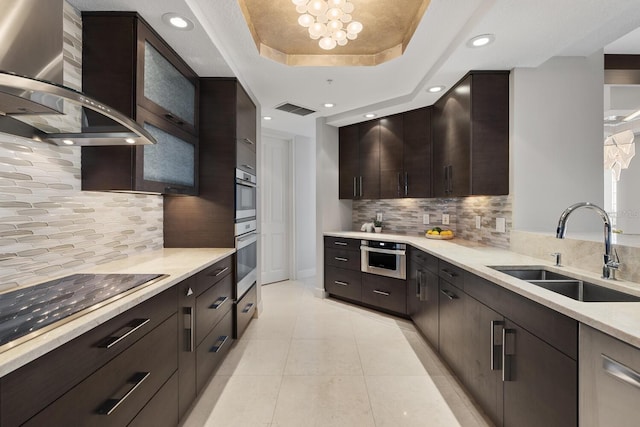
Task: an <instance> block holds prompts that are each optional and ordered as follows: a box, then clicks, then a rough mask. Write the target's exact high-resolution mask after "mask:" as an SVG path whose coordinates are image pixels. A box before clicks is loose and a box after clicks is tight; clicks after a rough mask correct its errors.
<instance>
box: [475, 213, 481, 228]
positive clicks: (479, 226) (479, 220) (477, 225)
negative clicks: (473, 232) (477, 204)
mask: <svg viewBox="0 0 640 427" xmlns="http://www.w3.org/2000/svg"><path fill="white" fill-rule="evenodd" d="M481 227H482V217H481V216H480V215H476V228H481Z"/></svg>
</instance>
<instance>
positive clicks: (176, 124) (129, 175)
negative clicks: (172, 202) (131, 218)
mask: <svg viewBox="0 0 640 427" xmlns="http://www.w3.org/2000/svg"><path fill="white" fill-rule="evenodd" d="M82 19H83V23H84V25H83V64H84V66H83V75H82V78H83V90H84V91H85V92H86V93H87V94H89V95H91V96H93V97H96V98H98V99H101V100H103V101H104V102H105V103H106V104H108V105H109V106H111V107H114V108H116V109H118V110H119V111H121V112H123V113H124V114H126V115H128V116H129V117H131V118H132V119H134V120H136V121H137V122H138V123H139V124H140V125H142V126H143V127H144V128H145V129H146V130H147V131H148V132H149V133H150V134H151V135H152V136H153V137H154V138H155V139H156V140H157V142H158V143H157V144H155V145H147V146H132V147H127V146H107V147H83V148H82V189H83V190H98V191H104V190H117V191H145V192H156V193H163V194H174V193H175V194H197V191H198V138H197V129H198V109H197V106H198V94H199V90H198V78H197V75H196V74H195V73H194V72H193V70H191V69H190V68H189V66H188V65H187V64H186V63H185V62H184V61H182V59H180V57H179V56H178V55H177V54H176V53H175V52H174V51H173V50H172V49H171V47H169V45H167V44H166V43H165V42H164V41H163V40H162V39H161V38H160V37H159V36H158V35H157V33H155V32H154V31H153V30H152V29H151V28H150V27H149V26H148V24H147V23H146V22H145V21H144V20H143V19H142V18H141V17H140V16H139V15H137V14H136V13H130V12H85V13H83V15H82ZM90 118H91V117H90Z"/></svg>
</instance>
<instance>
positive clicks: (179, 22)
mask: <svg viewBox="0 0 640 427" xmlns="http://www.w3.org/2000/svg"><path fill="white" fill-rule="evenodd" d="M162 20H163V21H164V22H165V23H166V24H169V25H171V26H172V27H173V28H177V29H179V30H184V31H189V30H192V29H193V22H191V21H190V20H188V19H187V18H185V17H184V16H180V15H178V14H177V13H165V14H164V15H162Z"/></svg>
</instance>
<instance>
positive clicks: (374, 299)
mask: <svg viewBox="0 0 640 427" xmlns="http://www.w3.org/2000/svg"><path fill="white" fill-rule="evenodd" d="M362 302H363V303H365V304H368V305H370V306H372V307H376V308H379V309H381V310H386V311H390V312H393V313H399V314H407V281H406V280H401V279H394V278H391V277H385V276H378V275H375V274H369V273H362Z"/></svg>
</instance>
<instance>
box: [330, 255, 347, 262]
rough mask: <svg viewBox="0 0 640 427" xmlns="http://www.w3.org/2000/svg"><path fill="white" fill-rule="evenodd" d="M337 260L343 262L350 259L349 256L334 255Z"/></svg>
mask: <svg viewBox="0 0 640 427" xmlns="http://www.w3.org/2000/svg"><path fill="white" fill-rule="evenodd" d="M333 258H334V259H335V260H336V261H342V262H347V261H349V258H342V257H339V256H336V257H333Z"/></svg>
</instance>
